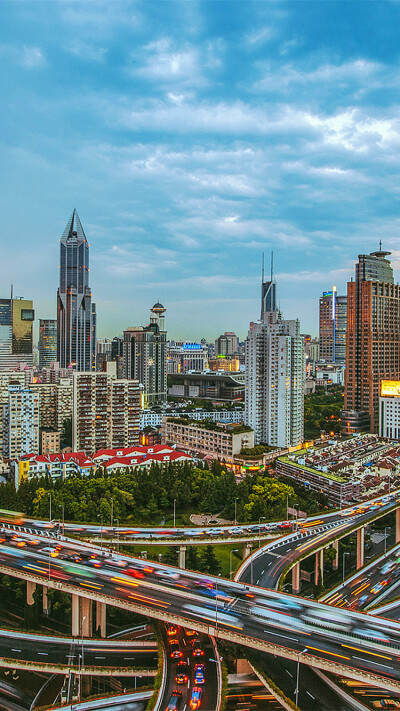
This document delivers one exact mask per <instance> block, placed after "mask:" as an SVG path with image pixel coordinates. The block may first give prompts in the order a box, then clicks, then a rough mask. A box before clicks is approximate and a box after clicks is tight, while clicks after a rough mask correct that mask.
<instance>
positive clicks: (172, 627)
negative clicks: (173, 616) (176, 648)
mask: <svg viewBox="0 0 400 711" xmlns="http://www.w3.org/2000/svg"><path fill="white" fill-rule="evenodd" d="M166 627H167V635H168V637H172V636H173V635H175V634H176V633H177V632H178V628H177V627H176V625H166Z"/></svg>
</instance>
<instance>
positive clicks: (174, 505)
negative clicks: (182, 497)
mask: <svg viewBox="0 0 400 711" xmlns="http://www.w3.org/2000/svg"><path fill="white" fill-rule="evenodd" d="M175 522H176V499H174V528H176V526H175Z"/></svg>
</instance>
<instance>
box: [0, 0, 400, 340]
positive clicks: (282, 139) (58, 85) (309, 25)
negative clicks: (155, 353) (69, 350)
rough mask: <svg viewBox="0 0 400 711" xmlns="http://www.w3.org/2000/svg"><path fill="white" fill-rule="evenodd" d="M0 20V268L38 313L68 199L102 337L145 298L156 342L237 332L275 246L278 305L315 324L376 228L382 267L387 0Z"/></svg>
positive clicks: (50, 13) (391, 226) (23, 6)
mask: <svg viewBox="0 0 400 711" xmlns="http://www.w3.org/2000/svg"><path fill="white" fill-rule="evenodd" d="M155 6H157V7H156V11H154V7H155ZM0 17H1V20H2V22H1V29H0V33H1V35H0V36H1V40H0V46H1V54H2V56H3V60H4V62H5V63H6V64H7V72H3V73H2V74H1V77H0V82H1V84H0V86H1V88H2V90H3V95H4V96H5V97H6V106H5V108H6V110H5V111H4V112H3V115H2V118H1V119H0V120H1V126H2V137H3V141H2V158H3V165H4V172H3V175H2V191H1V195H2V198H1V199H2V201H3V214H4V215H5V216H6V219H5V222H4V230H5V234H6V235H7V239H4V240H3V243H2V249H1V257H2V258H1V260H0V279H1V281H2V283H3V284H4V285H5V286H6V292H8V291H9V286H8V285H9V284H10V282H11V281H13V282H14V285H15V293H16V294H18V295H23V296H25V297H26V298H32V299H33V301H34V303H35V309H36V314H37V319H39V318H42V319H54V318H55V317H56V314H55V305H54V297H53V294H54V293H55V290H56V288H57V267H58V249H57V244H56V242H57V241H58V239H59V235H60V234H61V233H62V230H63V228H64V225H65V221H66V220H67V219H68V216H69V215H70V214H71V211H72V210H73V209H74V207H76V208H77V211H78V213H79V215H80V217H81V220H82V224H83V225H84V227H85V232H86V234H87V237H88V240H89V242H90V244H91V255H93V256H92V269H91V280H90V281H91V287H92V289H93V293H94V294H95V297H96V303H97V308H98V313H99V323H98V336H99V337H110V338H112V336H113V335H116V334H119V333H122V331H123V330H124V329H125V328H127V327H129V326H130V325H145V323H146V318H147V313H148V309H149V308H150V307H151V305H152V304H153V303H154V302H155V301H156V300H157V299H158V298H159V299H160V300H161V302H162V303H163V304H165V306H166V307H167V308H168V323H167V326H168V332H169V334H170V336H171V338H183V339H187V340H194V339H198V338H200V337H201V336H205V337H206V338H207V339H208V340H213V339H214V338H215V337H216V335H218V333H221V332H223V331H225V330H233V331H235V332H237V333H238V334H239V336H240V338H241V340H242V339H243V338H244V336H245V334H246V332H247V326H248V321H249V319H251V318H252V315H253V314H254V313H255V311H256V309H257V305H258V301H259V284H260V272H261V253H262V252H263V251H265V252H266V254H267V255H268V253H269V252H270V250H271V249H273V250H274V254H275V264H276V269H275V271H276V278H277V281H278V282H279V284H280V294H281V307H282V310H283V311H284V313H285V316H286V318H297V317H298V318H299V319H300V323H301V331H302V332H305V333H312V334H313V335H314V334H316V333H317V329H318V298H319V296H320V294H321V293H322V291H324V290H326V289H329V288H331V285H332V284H335V285H336V286H337V288H338V293H345V285H346V282H347V280H348V279H349V278H350V277H351V274H352V271H353V265H354V261H355V260H356V259H357V255H358V254H361V253H368V252H371V251H373V250H374V249H377V247H378V244H379V240H380V239H382V241H383V246H384V248H385V249H387V250H390V251H391V252H392V256H393V266H394V268H395V270H396V269H398V267H399V265H400V261H399V260H400V250H399V249H396V247H397V231H398V216H397V212H396V205H397V193H396V185H397V182H398V180H397V174H398V172H399V165H398V159H397V151H396V146H397V143H398V141H399V128H398V119H397V114H398V108H397V103H396V92H395V91H393V88H394V87H396V83H397V73H398V68H397V67H398V51H399V50H398V42H397V35H396V31H395V28H396V27H397V26H398V23H399V20H400V7H399V6H398V5H397V4H396V3H390V2H388V3H378V2H371V3H368V4H365V3H358V2H352V3H346V2H331V3H322V2H319V3H318V2H317V3H315V2H309V3H303V2H300V3H286V2H282V3H279V4H276V3H252V2H247V3H243V2H238V3H231V2H223V3H222V2H221V3H219V2H213V3H196V2H191V3H178V2H169V3H152V4H151V6H150V5H149V4H146V3H143V2H137V3H130V2H124V3H122V2H121V3H118V2H117V3H114V4H113V7H112V11H111V9H110V8H109V7H108V4H106V3H101V2H96V3H93V4H90V5H89V4H88V3H80V2H76V3H75V2H74V3H57V2H55V3H53V2H42V3H28V2H19V3H14V4H12V3H4V4H3V5H2V7H1V8H0ZM227 17H229V21H227V19H226V18H227ZM355 28H356V29H355ZM371 33H372V34H373V39H374V41H373V42H371ZM395 280H396V281H397V280H398V272H397V273H396V272H395ZM38 284H40V285H41V286H40V289H38V287H37V285H38ZM6 295H7V293H6V294H3V296H4V297H5V296H6ZM121 305H123V308H121Z"/></svg>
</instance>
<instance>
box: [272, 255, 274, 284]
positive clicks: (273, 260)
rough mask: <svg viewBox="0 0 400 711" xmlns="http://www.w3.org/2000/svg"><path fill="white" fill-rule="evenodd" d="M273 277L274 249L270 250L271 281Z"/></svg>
mask: <svg viewBox="0 0 400 711" xmlns="http://www.w3.org/2000/svg"><path fill="white" fill-rule="evenodd" d="M273 278H274V251H273V250H271V282H272V280H273Z"/></svg>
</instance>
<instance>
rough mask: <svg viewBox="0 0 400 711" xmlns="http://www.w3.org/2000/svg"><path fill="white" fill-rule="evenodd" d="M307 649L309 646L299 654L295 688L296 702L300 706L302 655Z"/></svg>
mask: <svg viewBox="0 0 400 711" xmlns="http://www.w3.org/2000/svg"><path fill="white" fill-rule="evenodd" d="M306 651H307V647H305V648H304V649H303V650H302V651H301V652H299V654H298V655H297V678H296V689H295V697H296V701H295V704H296V706H298V700H299V677H300V657H301V655H302V654H304V652H306Z"/></svg>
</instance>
